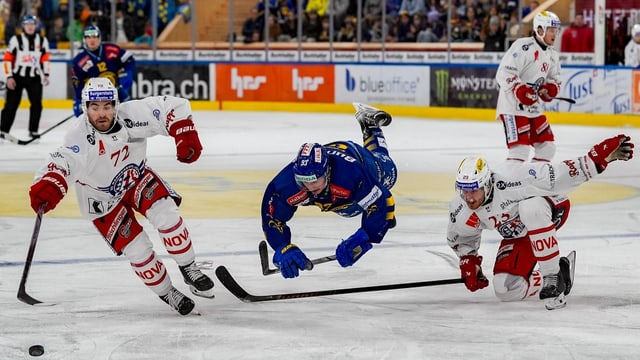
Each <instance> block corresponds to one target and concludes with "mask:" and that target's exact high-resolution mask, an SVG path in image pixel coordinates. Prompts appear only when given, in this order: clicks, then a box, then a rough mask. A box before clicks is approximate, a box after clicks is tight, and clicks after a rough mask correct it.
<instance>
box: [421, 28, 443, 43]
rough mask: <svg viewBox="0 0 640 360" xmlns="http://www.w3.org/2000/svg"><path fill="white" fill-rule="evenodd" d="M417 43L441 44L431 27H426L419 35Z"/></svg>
mask: <svg viewBox="0 0 640 360" xmlns="http://www.w3.org/2000/svg"><path fill="white" fill-rule="evenodd" d="M416 41H417V42H439V41H440V38H439V37H438V35H436V34H435V33H434V32H433V29H432V28H431V25H429V24H428V25H426V27H425V28H424V29H423V30H421V31H420V32H419V33H418V38H417V39H416Z"/></svg>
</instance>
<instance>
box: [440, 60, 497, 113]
mask: <svg viewBox="0 0 640 360" xmlns="http://www.w3.org/2000/svg"><path fill="white" fill-rule="evenodd" d="M496 71H497V68H475V67H458V68H451V67H432V68H431V83H432V84H433V86H432V87H431V106H447V107H463V108H484V109H486V108H495V107H496V104H497V102H498V82H497V81H496V79H495V77H496Z"/></svg>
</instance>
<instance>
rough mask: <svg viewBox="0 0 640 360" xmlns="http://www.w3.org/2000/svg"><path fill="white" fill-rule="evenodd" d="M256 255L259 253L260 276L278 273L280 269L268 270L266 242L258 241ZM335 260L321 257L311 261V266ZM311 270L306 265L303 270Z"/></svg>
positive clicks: (329, 257)
mask: <svg viewBox="0 0 640 360" xmlns="http://www.w3.org/2000/svg"><path fill="white" fill-rule="evenodd" d="M258 253H260V265H261V266H262V275H265V276H266V275H273V274H277V273H279V272H280V269H278V268H275V269H271V268H269V253H268V249H267V242H266V241H264V240H262V241H260V244H259V245H258ZM335 259H336V256H335V255H329V256H323V257H321V258H317V259H312V260H311V264H313V265H317V264H322V263H326V262H329V261H334V260H335ZM312 268H313V267H312V266H310V265H309V264H307V266H306V268H305V270H311V269H312Z"/></svg>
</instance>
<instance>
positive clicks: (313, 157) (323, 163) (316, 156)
mask: <svg viewBox="0 0 640 360" xmlns="http://www.w3.org/2000/svg"><path fill="white" fill-rule="evenodd" d="M328 172H329V158H328V157H327V150H326V149H325V148H324V146H322V145H320V144H318V143H306V144H302V146H301V147H300V150H298V155H297V156H296V160H295V162H294V164H293V175H294V176H295V179H296V182H297V183H298V184H301V183H303V182H314V181H316V180H318V179H319V178H321V177H323V176H327V173H328Z"/></svg>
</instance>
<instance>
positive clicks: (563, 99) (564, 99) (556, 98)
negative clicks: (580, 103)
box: [554, 96, 576, 104]
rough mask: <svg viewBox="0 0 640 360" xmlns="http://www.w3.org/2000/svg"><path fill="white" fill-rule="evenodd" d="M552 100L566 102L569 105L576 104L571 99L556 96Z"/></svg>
mask: <svg viewBox="0 0 640 360" xmlns="http://www.w3.org/2000/svg"><path fill="white" fill-rule="evenodd" d="M554 99H555V100H562V101H566V102H568V103H569V104H575V103H576V101H575V100H573V99H572V98H566V97H560V96H556V97H554Z"/></svg>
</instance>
